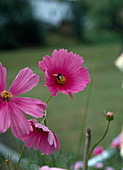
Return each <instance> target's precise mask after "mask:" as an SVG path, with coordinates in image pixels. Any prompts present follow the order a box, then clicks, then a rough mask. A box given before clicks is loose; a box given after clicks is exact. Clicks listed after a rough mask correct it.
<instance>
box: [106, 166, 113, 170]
mask: <svg viewBox="0 0 123 170" xmlns="http://www.w3.org/2000/svg"><path fill="white" fill-rule="evenodd" d="M105 170H115V169H114V168H113V167H111V166H107V167H105Z"/></svg>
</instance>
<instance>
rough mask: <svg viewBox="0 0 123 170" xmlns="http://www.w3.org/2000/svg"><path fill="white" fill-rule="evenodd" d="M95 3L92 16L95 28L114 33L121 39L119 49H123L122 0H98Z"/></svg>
mask: <svg viewBox="0 0 123 170" xmlns="http://www.w3.org/2000/svg"><path fill="white" fill-rule="evenodd" d="M95 4H96V5H94V6H93V9H92V14H93V15H92V16H93V22H94V23H95V26H96V29H97V30H100V31H102V30H108V31H109V32H110V33H114V34H116V35H117V36H118V37H119V39H120V41H121V51H123V0H105V1H101V0H100V1H98V2H97V3H95Z"/></svg>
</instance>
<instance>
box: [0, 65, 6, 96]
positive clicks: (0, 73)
mask: <svg viewBox="0 0 123 170" xmlns="http://www.w3.org/2000/svg"><path fill="white" fill-rule="evenodd" d="M5 89H6V69H5V68H4V67H3V66H2V64H1V63H0V93H2V92H3V91H4V90H5Z"/></svg>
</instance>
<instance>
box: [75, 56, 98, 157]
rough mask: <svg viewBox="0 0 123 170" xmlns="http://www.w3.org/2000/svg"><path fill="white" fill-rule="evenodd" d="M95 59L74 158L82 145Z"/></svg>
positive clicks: (77, 155)
mask: <svg viewBox="0 0 123 170" xmlns="http://www.w3.org/2000/svg"><path fill="white" fill-rule="evenodd" d="M97 61H98V57H96V59H95V62H94V64H93V68H92V75H91V82H90V86H89V89H88V96H87V100H86V104H85V111H84V115H83V119H82V124H81V134H80V139H79V144H78V149H77V154H76V159H78V157H79V154H80V151H81V149H80V148H81V145H82V140H83V134H84V130H85V123H86V118H87V112H88V105H89V99H90V94H91V89H92V85H93V79H94V73H95V68H96V64H97Z"/></svg>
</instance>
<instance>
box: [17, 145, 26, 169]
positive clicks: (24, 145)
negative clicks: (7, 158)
mask: <svg viewBox="0 0 123 170" xmlns="http://www.w3.org/2000/svg"><path fill="white" fill-rule="evenodd" d="M25 147H26V144H24V145H23V148H22V151H21V154H20V158H19V160H18V163H17V165H16V167H15V170H17V168H18V166H19V163H20V161H21V158H22V155H23V153H24V149H25Z"/></svg>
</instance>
